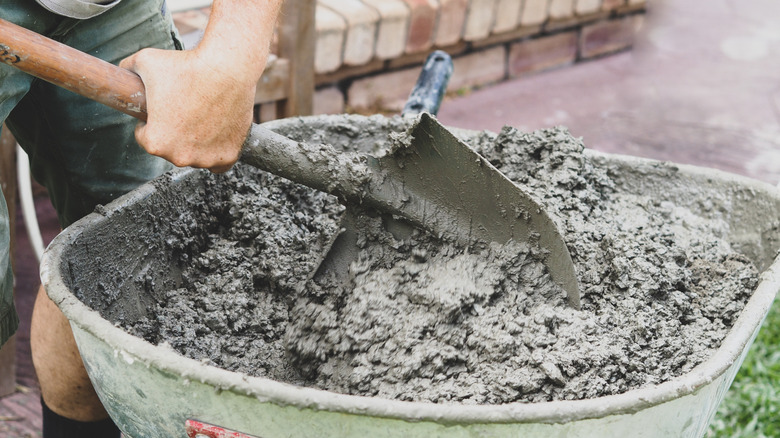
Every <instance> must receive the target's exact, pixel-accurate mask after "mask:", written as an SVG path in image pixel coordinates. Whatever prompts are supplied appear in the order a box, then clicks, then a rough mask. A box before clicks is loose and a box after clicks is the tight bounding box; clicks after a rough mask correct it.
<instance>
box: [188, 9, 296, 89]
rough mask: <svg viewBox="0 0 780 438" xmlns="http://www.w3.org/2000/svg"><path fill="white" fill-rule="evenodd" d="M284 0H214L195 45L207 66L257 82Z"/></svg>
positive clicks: (239, 78) (238, 77) (237, 78)
mask: <svg viewBox="0 0 780 438" xmlns="http://www.w3.org/2000/svg"><path fill="white" fill-rule="evenodd" d="M282 1H283V0H215V1H214V3H213V5H212V8H211V15H210V18H209V23H208V26H207V27H206V32H205V34H204V36H203V39H202V41H201V42H200V44H199V45H198V48H197V49H196V50H197V51H198V52H200V54H202V55H203V56H204V57H205V60H206V61H207V62H208V63H209V65H210V67H211V68H213V69H214V70H217V71H229V72H231V74H232V75H234V77H235V79H236V80H237V81H240V82H243V81H253V82H257V81H258V80H259V79H260V76H261V75H262V73H263V69H264V68H265V63H266V61H267V59H268V53H269V50H270V42H271V40H272V38H273V33H274V28H275V25H276V19H277V16H278V14H279V9H280V8H281V5H282Z"/></svg>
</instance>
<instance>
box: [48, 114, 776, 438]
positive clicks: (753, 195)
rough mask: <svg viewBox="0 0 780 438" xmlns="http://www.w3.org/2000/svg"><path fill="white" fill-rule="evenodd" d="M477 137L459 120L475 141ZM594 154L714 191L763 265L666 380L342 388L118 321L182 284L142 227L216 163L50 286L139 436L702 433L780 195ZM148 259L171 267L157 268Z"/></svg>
mask: <svg viewBox="0 0 780 438" xmlns="http://www.w3.org/2000/svg"><path fill="white" fill-rule="evenodd" d="M377 117H378V116H374V118H373V119H372V120H377ZM367 119H368V118H365V117H360V116H347V115H338V116H327V117H304V118H295V119H284V120H278V121H273V122H269V123H266V124H265V126H266V127H268V128H269V129H271V130H273V131H276V132H279V133H281V134H283V135H293V134H296V135H307V134H306V131H308V130H306V129H301V128H302V127H314V128H317V129H316V130H315V129H312V130H311V132H315V131H316V132H318V133H320V134H319V135H322V134H321V133H322V132H325V136H326V137H330V139H332V140H333V141H332V143H333V144H337V143H339V141H338V140H339V137H341V136H343V135H344V133H345V132H361V135H369V136H371V135H375V136H377V142H379V141H380V138H385V137H386V135H387V132H381V130H379V132H365V129H364V127H365V126H366V123H365V122H366V120H367ZM379 120H384V122H382V123H383V125H382V126H384V129H386V130H387V131H392V130H396V129H399V128H400V127H402V126H403V125H404V124H405V123H408V121H405V120H403V119H401V118H397V117H396V118H381V119H379ZM382 123H380V124H382ZM361 130H362V131H361ZM477 135H478V133H476V132H471V131H459V136H460V137H461V138H464V139H466V142H467V143H468V140H467V139H468V138H469V137H470V136H471V137H472V138H474V137H476V136H477ZM585 152H586V154H588V155H589V156H590V157H591V158H592V159H593V160H594V161H595V162H597V163H598V165H599V166H603V167H604V168H606V169H608V170H609V172H610V175H614V177H615V180H616V182H617V184H618V185H619V186H620V187H621V190H624V191H626V192H627V193H628V194H636V195H639V194H643V193H648V192H652V193H656V194H658V198H659V199H658V200H659V201H661V202H663V201H669V202H673V203H685V204H686V205H693V204H695V203H696V202H698V201H705V200H707V199H711V198H712V197H718V198H721V199H725V200H727V202H728V203H729V204H730V205H731V208H730V209H729V211H727V212H724V213H723V214H724V215H725V216H726V221H727V222H728V224H729V228H728V230H729V231H728V234H729V235H728V236H727V240H728V241H729V242H730V243H731V244H732V245H733V246H735V247H738V248H739V249H740V250H741V251H742V252H743V253H745V254H747V255H748V256H749V257H750V258H751V259H752V261H753V262H754V263H755V264H756V265H757V266H758V267H759V270H760V271H761V272H762V275H761V277H760V283H759V284H758V287H757V289H756V290H755V292H754V293H753V295H752V297H751V298H750V300H749V301H748V303H747V304H746V306H745V307H744V309H743V310H742V312H741V313H740V315H739V317H738V319H737V320H736V322H735V324H734V326H733V328H732V329H731V331H730V332H729V334H728V335H727V336H726V338H725V339H724V341H723V342H722V344H721V346H720V347H719V348H718V349H717V350H716V352H715V353H714V354H713V355H712V356H711V357H710V358H709V359H707V360H706V361H705V362H703V363H701V364H700V365H698V366H696V367H695V368H694V369H692V370H691V371H690V372H688V373H685V374H683V375H681V376H679V377H675V378H672V379H671V380H668V381H666V382H664V383H661V384H658V385H652V386H647V387H643V388H640V389H635V390H630V391H627V392H625V393H622V394H618V395H610V396H604V397H599V398H592V399H586V400H576V401H553V402H544V403H509V404H504V405H464V404H457V403H453V404H434V403H423V402H405V401H397V400H388V399H383V398H377V397H364V396H354V395H344V394H339V393H335V392H329V391H323V390H318V389H313V388H307V387H299V386H294V385H290V384H286V383H282V382H279V381H274V380H270V379H267V378H261V377H250V376H247V375H245V374H240V373H235V372H230V371H227V370H224V369H220V368H217V367H213V366H209V365H206V364H204V363H201V362H199V361H196V360H193V359H189V358H186V357H183V356H181V355H180V354H178V353H177V352H175V351H173V350H172V349H171V348H169V347H166V346H164V345H152V344H150V343H148V342H146V341H144V340H143V339H141V338H138V337H134V336H131V335H130V334H128V333H126V332H125V331H123V330H122V329H120V328H118V327H117V326H116V325H115V323H116V322H118V321H121V320H122V319H133V318H136V317H138V316H140V315H141V314H143V312H145V311H146V308H147V304H148V302H151V301H152V300H153V297H151V296H149V293H148V291H146V290H145V288H144V286H143V285H144V284H145V283H148V282H154V283H160V284H162V283H168V284H176V283H177V282H178V280H179V279H178V276H180V273H181V272H180V271H181V266H180V264H179V263H178V262H177V261H176V260H175V257H174V255H173V254H172V253H171V252H170V251H165V250H160V251H152V250H147V251H138V247H139V246H140V245H141V242H142V241H141V240H140V239H139V237H138V236H140V235H149V234H150V233H155V234H154V235H159V236H165V235H166V234H168V233H172V232H174V230H172V229H171V227H172V225H171V223H172V221H171V220H169V219H170V218H174V217H178V216H179V215H181V214H182V212H183V211H186V210H187V209H188V208H192V205H193V204H197V203H198V202H205V200H203V197H204V196H207V195H206V194H205V191H204V190H203V188H204V187H205V186H206V185H208V184H210V181H212V179H213V178H215V177H214V176H213V175H210V174H209V173H208V172H203V171H197V170H192V169H186V170H177V171H174V172H173V173H170V174H167V175H166V176H164V177H163V178H162V179H160V180H157V181H155V182H153V183H150V184H147V185H144V186H142V187H140V188H139V189H137V190H135V191H133V192H131V193H129V194H128V195H126V196H124V197H122V198H120V199H118V200H116V201H114V202H113V203H111V204H109V205H107V206H105V207H103V208H101V209H100V210H99V211H98V212H96V213H93V214H91V215H89V216H87V217H85V218H84V219H82V220H81V221H79V222H77V223H76V224H74V225H73V226H71V227H69V228H68V229H66V230H65V231H64V232H63V233H62V234H61V235H60V236H58V237H57V238H56V239H55V240H54V242H52V244H51V245H50V246H49V248H48V250H47V251H46V254H45V256H44V261H43V264H42V268H41V272H42V277H43V281H44V284H45V286H46V290H47V291H48V293H49V296H50V297H51V298H52V299H53V300H54V302H55V303H57V304H58V305H59V307H60V308H61V309H62V311H63V312H64V313H65V315H66V316H67V317H68V319H69V320H70V321H71V326H72V328H73V332H74V335H75V337H76V341H77V343H78V346H79V350H80V352H81V355H82V357H83V359H84V363H85V365H86V368H87V371H88V373H89V375H90V378H91V379H92V381H93V383H94V386H95V388H96V390H97V392H98V395H99V396H100V398H101V400H102V401H103V403H104V405H105V406H106V409H107V410H108V412H109V413H110V415H111V417H112V418H113V419H114V420H115V422H116V423H117V424H118V425H119V427H120V429H122V431H123V432H124V434H125V436H127V437H129V438H141V437H181V438H183V437H188V436H189V437H195V436H200V437H222V436H233V437H263V438H276V437H312V436H333V437H336V436H338V437H366V436H383V437H404V438H407V437H410V436H420V437H437V436H440V437H473V436H490V437H517V436H524V437H548V436H567V437H605V436H614V437H622V436H633V437H669V436H674V437H701V436H703V434H704V433H705V432H706V430H707V427H708V424H709V422H710V420H711V419H712V417H713V415H714V414H715V411H716V409H717V407H718V404H719V403H720V402H721V400H722V399H723V397H724V395H725V393H726V391H727V389H728V387H729V386H730V384H731V382H732V380H733V378H734V376H735V374H736V373H737V371H738V369H739V367H740V364H741V363H742V361H743V359H744V357H745V355H746V354H747V351H748V347H749V346H750V344H751V343H752V341H753V339H754V337H755V336H756V334H757V332H758V330H759V328H760V326H761V323H762V321H763V319H764V318H765V316H766V314H767V312H768V310H769V308H770V306H771V304H772V302H773V300H774V298H775V295H776V293H777V291H778V290H779V289H780V259H778V258H776V257H777V251H778V248H779V247H780V226H779V225H778V218H780V193H779V192H778V190H777V189H776V188H775V187H772V186H769V185H767V184H763V183H760V182H757V181H754V180H751V179H747V178H743V177H738V176H735V175H730V174H727V173H723V172H718V171H714V170H712V169H703V168H698V167H693V166H685V165H678V164H669V163H660V162H656V161H653V160H647V159H641V158H634V157H627V156H619V155H610V154H603V153H598V152H594V151H589V150H586V151H585ZM670 175H671V176H670ZM117 230H121V232H118V231H117ZM149 266H167V267H169V269H168V270H167V271H166V270H155V271H154V272H156V273H153V274H149V272H151V271H149V270H148V269H147V268H148V267H149ZM149 275H151V276H152V277H151V278H145V276H149ZM107 283H111V284H113V285H114V286H115V290H113V291H112V293H111V294H110V295H109V294H106V292H105V289H104V288H102V287H101V285H106V284H107ZM95 309H100V310H99V311H98V310H95Z"/></svg>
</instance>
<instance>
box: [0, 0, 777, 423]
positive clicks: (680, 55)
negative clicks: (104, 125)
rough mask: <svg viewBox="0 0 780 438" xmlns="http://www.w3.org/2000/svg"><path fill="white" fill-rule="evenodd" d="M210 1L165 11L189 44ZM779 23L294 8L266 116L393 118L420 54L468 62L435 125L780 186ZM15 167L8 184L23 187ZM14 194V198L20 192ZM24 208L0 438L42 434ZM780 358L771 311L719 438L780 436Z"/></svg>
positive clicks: (762, 15) (284, 27)
mask: <svg viewBox="0 0 780 438" xmlns="http://www.w3.org/2000/svg"><path fill="white" fill-rule="evenodd" d="M210 3H211V2H210V1H208V0H168V8H169V10H170V11H171V12H172V13H173V17H174V20H175V23H176V26H177V28H178V30H179V32H180V35H181V38H182V40H183V42H184V44H185V46H186V47H187V48H192V47H195V46H196V45H197V43H198V41H199V40H200V38H201V37H202V35H203V31H204V30H205V28H206V24H207V22H208V17H209V11H210V10H209V6H210ZM777 17H780V2H777V1H773V0H317V1H312V0H287V1H286V4H285V10H284V11H283V14H282V17H281V19H280V23H279V26H278V29H277V34H276V39H275V41H274V46H273V52H274V56H273V57H272V59H271V60H270V61H269V64H268V67H267V69H266V72H265V74H264V76H263V78H262V79H261V81H260V83H259V84H258V89H257V94H256V99H255V101H256V104H257V106H256V114H255V118H256V121H258V122H262V121H267V120H271V119H274V118H279V117H290V116H294V115H306V114H341V113H360V114H397V113H399V112H400V110H401V108H402V107H403V104H404V102H405V101H406V99H407V97H408V95H409V93H410V91H411V90H412V88H413V86H414V83H415V81H416V79H417V75H418V74H419V69H420V66H421V64H422V62H423V60H424V59H425V57H426V56H427V55H428V54H429V53H430V52H431V51H433V50H436V49H441V50H445V51H447V52H448V53H449V54H450V55H451V56H452V57H453V60H454V64H455V73H454V75H453V77H452V80H451V81H450V85H449V89H448V94H447V97H446V98H445V100H444V102H443V103H442V106H441V109H440V111H439V115H438V117H439V120H440V121H442V122H443V123H444V124H445V125H448V126H452V127H458V128H468V129H476V130H491V131H498V130H500V129H501V127H502V126H504V125H510V126H514V127H517V128H519V129H522V130H535V129H540V128H545V127H550V126H555V125H563V126H566V127H567V128H568V129H569V130H570V132H571V133H572V134H573V135H574V136H578V137H582V138H583V141H584V143H585V146H586V147H588V148H591V149H595V150H600V151H604V152H610V153H619V154H628V155H636V156H641V157H647V158H653V159H658V160H665V161H671V162H676V163H685V164H693V165H697V166H703V167H708V168H713V169H718V170H721V171H727V172H732V173H737V174H741V175H745V176H748V177H751V178H755V179H758V180H761V181H764V182H766V183H769V184H772V185H778V183H780V78H779V77H778V76H779V75H778V73H777V72H778V71H780V26H778V25H777ZM6 131H7V130H4V132H6ZM5 141H6V143H4V145H5V146H4V147H3V149H2V151H3V156H2V158H3V159H2V161H0V163H2V164H3V166H6V167H8V165H9V163H13V162H14V161H13V160H14V152H13V147H12V144H11V143H12V141H11V140H10V139H8V138H6V139H5ZM6 167H4V168H3V170H2V172H0V174H2V175H4V176H6V175H9V174H11V173H13V168H12V167H11V168H8V169H7V168H6ZM3 183H4V186H3V187H4V190H5V192H6V194H8V193H11V194H13V193H16V190H15V189H14V187H15V185H16V184H17V180H16V179H13V178H11V179H10V180H6V181H3ZM9 187H10V190H9V189H8V188H9ZM7 196H8V195H7ZM12 196H13V195H12ZM25 196H29V197H31V198H33V206H34V207H33V208H34V210H35V214H34V216H36V217H37V218H38V221H39V223H40V229H41V234H42V235H43V239H42V240H43V241H44V243H46V242H48V241H49V240H50V239H51V238H53V237H54V235H55V234H56V233H57V232H58V226H57V222H56V217H55V216H54V213H53V212H52V211H51V207H50V206H49V204H48V200H47V199H46V194H45V192H44V191H43V190H42V189H41V188H40V187H39V186H36V185H33V186H32V195H22V196H21V198H24V197H25ZM20 205H21V204H20V203H19V201H18V200H16V199H11V200H9V206H16V209H15V210H16V212H15V215H16V216H15V217H16V225H15V227H16V228H15V229H16V231H17V232H16V236H15V238H16V242H15V249H14V255H15V272H16V278H17V289H16V297H17V303H18V306H19V311H20V314H21V317H22V327H21V329H20V331H19V333H18V334H17V336H16V339H15V343H13V344H10V345H9V346H6V347H4V348H3V351H2V352H0V394H3V395H5V397H2V398H0V436H9V437H27V436H30V437H34V436H40V406H39V404H38V397H39V395H38V393H37V388H36V385H37V383H36V379H35V375H34V371H33V370H32V366H31V362H30V358H29V315H30V312H31V309H32V302H33V298H34V292H35V291H36V290H37V286H38V284H39V281H38V274H37V259H36V257H35V252H34V249H33V246H34V245H31V244H30V240H29V237H28V232H27V227H26V226H25V224H24V218H25V215H24V214H23V212H22V208H21V207H20ZM30 214H31V213H27V216H30ZM777 345H780V310H778V305H777V304H776V305H775V307H774V309H772V311H771V312H770V314H769V315H768V317H767V321H766V322H765V324H764V327H763V329H762V331H761V332H760V333H759V336H758V339H757V340H756V342H755V344H754V345H753V347H752V348H751V350H750V352H749V356H748V358H747V359H746V361H745V363H744V365H743V366H742V368H741V370H740V373H739V375H738V376H737V378H736V380H735V382H734V384H733V385H732V388H731V390H730V392H729V394H728V395H727V397H726V400H725V401H724V403H723V405H722V406H721V409H720V411H719V412H718V414H717V416H716V418H715V420H714V421H713V423H712V426H711V428H710V431H709V432H708V435H707V436H708V437H777V436H780V420H778V418H780V414H779V413H778V407H779V406H780V396H778V392H779V391H777V389H776V385H777V381H778V378H779V377H780V351H778V350H777V348H776V346H777Z"/></svg>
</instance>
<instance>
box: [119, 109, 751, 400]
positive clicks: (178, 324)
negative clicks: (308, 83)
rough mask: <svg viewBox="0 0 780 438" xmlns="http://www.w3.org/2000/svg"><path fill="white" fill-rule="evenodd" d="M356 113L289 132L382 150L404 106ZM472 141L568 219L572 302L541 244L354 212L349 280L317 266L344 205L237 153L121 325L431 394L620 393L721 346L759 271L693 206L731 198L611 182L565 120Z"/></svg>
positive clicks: (327, 375)
mask: <svg viewBox="0 0 780 438" xmlns="http://www.w3.org/2000/svg"><path fill="white" fill-rule="evenodd" d="M365 120H366V121H365V122H363V123H365V124H366V126H364V127H362V128H364V129H358V128H355V127H345V128H344V129H345V132H343V133H341V134H340V135H339V139H336V138H335V137H332V136H330V134H326V133H322V134H317V133H312V132H310V131H311V128H307V129H308V131H307V129H301V130H299V132H297V135H301V136H304V137H305V138H307V139H309V141H312V140H311V139H312V138H322V139H328V140H330V141H331V142H333V143H334V145H335V146H337V147H341V148H349V149H350V150H351V148H356V147H358V148H362V149H364V150H371V151H376V150H381V149H386V148H387V147H388V145H386V144H376V143H377V140H376V139H377V138H378V137H376V136H371V135H364V134H365V133H366V132H372V131H377V130H380V131H381V130H388V131H387V132H394V131H397V130H400V131H402V128H400V127H399V126H400V125H401V122H400V121H398V119H396V118H390V119H388V118H383V117H372V118H367V119H365ZM336 131H338V129H336ZM293 134H295V133H287V135H291V136H292V135H293ZM331 134H332V132H331ZM391 137H392V141H391V142H390V143H394V144H395V145H396V146H398V145H399V144H401V145H402V144H403V143H404V142H408V138H405V137H404V135H402V134H400V135H393V136H391ZM382 138H384V137H382ZM341 141H343V142H344V144H335V143H338V142H341ZM467 141H468V143H469V145H470V146H471V147H473V148H475V149H476V150H477V151H478V152H479V153H481V154H482V155H483V156H485V157H486V158H487V159H488V160H490V161H491V162H492V163H493V164H494V165H495V166H496V167H497V168H498V169H499V170H501V171H502V172H503V173H504V174H505V175H507V176H508V177H509V178H510V179H512V180H513V181H515V182H517V183H518V184H520V185H522V186H523V187H525V188H526V190H528V191H529V192H530V193H532V194H533V195H534V196H535V197H536V199H537V200H539V201H540V202H541V203H542V204H543V205H545V206H546V208H547V210H548V213H549V214H550V216H551V217H552V218H553V219H554V220H555V221H556V222H557V223H558V224H559V226H560V229H561V230H562V232H563V234H564V237H565V239H566V243H567V244H568V246H569V248H570V251H571V253H572V257H573V260H574V263H575V266H576V268H577V272H578V277H579V279H580V286H581V293H582V309H581V310H580V311H577V310H574V309H571V308H569V307H568V306H567V305H566V299H565V293H564V292H563V291H562V290H561V289H560V288H559V287H558V286H557V285H555V284H554V283H553V282H552V281H551V280H550V278H549V276H548V275H547V274H546V272H545V270H544V265H543V264H542V263H541V261H540V260H541V254H540V249H539V248H536V247H534V246H533V245H528V244H525V243H514V242H510V243H509V244H507V245H503V246H499V245H493V246H490V247H483V246H472V247H469V248H463V247H458V246H456V245H453V244H449V243H447V242H446V241H442V240H441V239H438V238H436V237H433V236H430V235H428V234H426V233H424V232H421V231H419V230H418V231H416V232H414V233H412V236H410V237H408V238H405V239H399V238H397V237H395V236H394V235H393V234H391V233H389V232H387V231H386V230H385V228H384V227H383V226H382V224H383V219H382V218H381V217H379V216H376V215H363V216H361V219H360V220H361V226H360V228H359V231H360V236H359V239H358V242H359V245H360V247H361V252H360V255H359V257H358V259H357V260H355V261H354V262H353V263H352V264H351V265H350V269H349V275H348V276H347V278H346V280H347V281H346V284H345V283H344V282H343V279H342V278H336V277H334V275H332V274H330V273H328V272H326V271H324V270H321V271H319V272H318V273H317V275H315V276H313V275H314V272H315V270H316V267H317V266H318V265H319V263H320V261H321V260H322V258H323V257H324V254H323V253H322V250H321V249H319V248H324V247H326V246H327V242H329V241H331V240H332V239H333V238H334V237H335V236H336V234H337V233H338V219H339V216H340V215H341V214H342V211H343V208H341V206H339V205H338V204H337V203H336V202H335V200H334V199H333V198H332V197H328V196H326V195H322V194H319V193H315V192H313V191H311V190H309V189H306V188H302V187H299V186H294V185H292V184H291V183H289V182H286V181H283V180H281V179H280V178H276V177H273V176H270V175H267V174H264V173H259V172H257V171H255V170H254V169H249V168H245V167H242V166H238V167H237V168H236V169H234V170H233V171H231V172H229V173H228V174H225V175H223V176H218V177H214V178H213V182H211V183H210V184H209V186H208V187H207V190H210V191H213V193H214V195H213V196H211V195H210V196H208V197H207V199H209V200H210V202H209V203H208V204H209V205H205V206H200V207H199V208H204V209H206V211H204V212H203V213H202V214H201V215H200V217H201V218H202V219H201V220H200V221H194V223H193V221H191V220H190V221H187V223H184V222H183V223H182V224H181V227H180V228H181V230H182V232H181V233H180V235H176V236H173V237H171V238H170V240H171V242H170V244H171V245H181V247H182V248H186V249H187V250H186V251H181V257H182V260H179V261H178V262H181V263H183V264H184V265H185V271H184V274H183V284H182V286H181V287H179V288H176V289H172V290H168V291H166V292H164V293H160V294H158V295H159V296H160V298H159V300H158V302H157V304H156V305H155V306H154V308H152V309H150V311H149V312H148V315H147V317H145V318H141V319H140V320H136V321H121V323H122V325H123V327H124V328H125V329H127V330H128V331H129V332H131V333H133V334H135V335H137V336H141V337H143V338H145V339H147V340H149V341H150V342H152V343H155V344H167V345H170V346H171V347H172V348H174V349H175V350H177V351H179V352H180V353H181V354H183V355H185V356H188V357H191V358H194V359H197V360H201V361H203V362H205V363H208V364H212V365H215V366H218V367H221V368H225V369H228V370H232V371H237V372H241V373H246V374H250V375H254V376H264V377H269V378H272V379H277V380H281V381H285V382H289V383H293V384H296V385H305V386H312V387H317V388H322V389H327V390H332V391H337V392H342V393H347V394H359V395H368V396H379V397H385V398H392V399H400V400H415V401H430V402H437V403H448V402H458V403H472V404H490V403H492V404H498V403H509V402H514V401H525V402H541V401H550V400H574V399H585V398H593V397H598V396H603V395H610V394H618V393H622V392H625V391H628V390H630V389H635V388H639V387H643V386H646V385H651V384H656V383H660V382H664V381H666V380H668V379H670V378H672V377H675V376H679V375H682V374H684V373H686V372H688V371H690V370H691V369H692V368H693V367H695V366H696V365H697V364H699V363H701V362H702V361H703V360H705V359H706V358H707V357H709V356H710V355H711V354H712V353H713V352H714V351H715V349H717V348H718V346H719V345H720V342H721V341H722V339H723V338H724V337H725V335H726V333H727V331H728V330H729V328H730V327H731V325H732V324H733V322H734V320H735V318H736V317H737V315H738V314H739V312H740V311H741V309H742V307H743V306H744V304H745V302H746V301H747V300H748V299H749V298H750V295H751V293H752V291H753V290H754V288H755V286H756V284H757V282H758V274H757V270H756V268H755V267H754V266H753V264H752V263H751V262H750V261H749V260H748V259H747V258H746V257H745V256H743V255H741V254H739V253H737V252H736V251H734V250H733V249H732V248H731V247H730V245H729V244H728V242H727V241H726V240H725V239H724V237H723V236H725V235H726V231H727V227H728V225H727V224H726V222H725V221H721V220H718V219H717V217H718V215H713V214H704V213H705V212H709V211H713V210H718V209H720V208H725V207H724V206H722V205H718V200H717V199H713V200H711V202H709V201H708V203H706V204H705V205H698V204H697V205H677V204H672V203H669V202H661V201H659V200H658V199H657V197H655V196H654V194H653V193H647V194H646V195H645V196H636V195H631V194H628V193H625V192H622V191H621V190H620V189H619V186H618V185H617V184H616V183H615V181H614V178H613V176H612V175H609V173H608V171H607V170H606V169H603V168H600V167H599V165H598V163H596V162H594V160H592V159H590V158H589V157H588V156H586V155H585V154H584V153H583V149H584V146H583V144H582V141H581V140H579V139H576V138H573V137H572V136H571V135H569V133H568V132H567V131H566V130H565V129H563V128H556V129H548V130H542V131H538V132H533V133H523V132H519V131H517V130H516V129H513V128H505V129H503V130H502V131H501V132H500V133H499V134H494V133H481V134H479V135H472V136H471V137H470V138H468V139H467ZM361 142H364V143H365V144H359V143H361ZM369 142H370V143H369ZM671 171H672V170H671V168H670V172H671ZM212 201H213V202H212ZM172 220H176V219H172ZM193 236H198V237H197V238H196V239H195V240H197V242H198V243H197V244H195V243H193V241H194V240H193ZM312 276H313V278H312Z"/></svg>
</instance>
